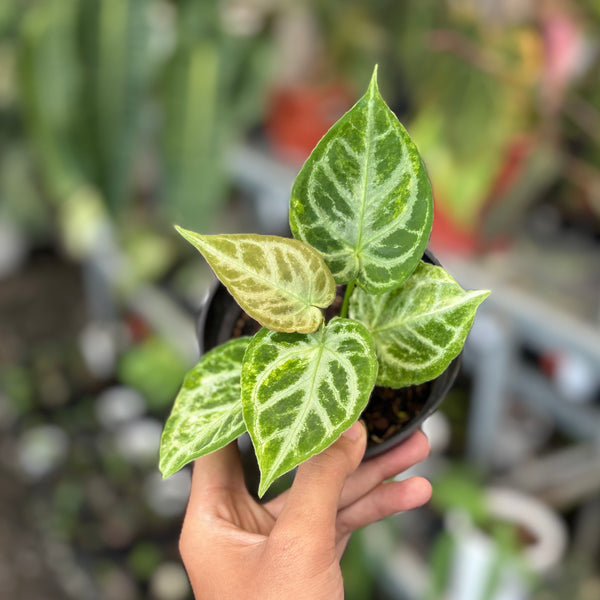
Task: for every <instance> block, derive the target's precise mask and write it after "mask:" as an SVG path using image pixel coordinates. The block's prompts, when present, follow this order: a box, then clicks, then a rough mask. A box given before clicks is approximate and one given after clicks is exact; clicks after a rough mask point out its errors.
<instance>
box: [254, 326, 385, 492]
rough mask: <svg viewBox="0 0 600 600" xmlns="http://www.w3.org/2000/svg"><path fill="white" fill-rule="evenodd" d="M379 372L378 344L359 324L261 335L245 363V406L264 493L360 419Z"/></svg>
mask: <svg viewBox="0 0 600 600" xmlns="http://www.w3.org/2000/svg"><path fill="white" fill-rule="evenodd" d="M376 375H377V358H376V356H375V350H374V348H373V341H372V339H371V336H370V334H369V332H368V331H367V330H366V328H365V327H364V325H362V324H361V323H359V322H358V321H353V320H351V319H342V318H339V317H336V318H334V319H332V320H331V321H330V322H329V323H328V324H327V326H323V327H321V328H320V329H319V331H317V332H315V333H312V334H291V335H290V334H282V333H277V332H273V331H269V330H267V329H261V330H260V331H259V332H258V333H257V334H256V336H254V338H253V341H252V342H251V343H250V346H249V347H248V350H247V352H246V355H245V356H244V364H243V366H242V404H243V410H244V420H245V421H246V425H247V426H248V431H249V432H250V437H251V438H252V442H253V444H254V448H255V450H256V456H257V458H258V464H259V467H260V471H261V482H260V487H259V495H261V496H262V495H263V494H264V493H265V491H266V490H267V489H268V487H269V486H270V485H271V483H272V482H273V481H274V480H275V479H276V478H277V477H279V476H280V475H283V474H284V473H286V472H288V471H289V470H291V469H293V468H294V467H296V466H297V465H299V464H300V463H301V462H303V461H304V460H306V459H307V458H309V457H311V456H312V455H314V454H317V453H318V452H320V451H321V450H323V449H325V448H327V447H328V446H329V445H330V444H332V443H333V442H334V441H335V440H336V439H337V438H338V437H339V436H340V435H341V434H342V433H343V432H344V431H345V430H346V429H347V428H348V427H350V425H351V424H352V423H354V421H356V419H358V417H359V415H360V413H361V411H362V410H363V409H364V407H365V406H366V404H367V402H368V400H369V395H370V393H371V390H372V388H373V385H374V383H375V377H376Z"/></svg>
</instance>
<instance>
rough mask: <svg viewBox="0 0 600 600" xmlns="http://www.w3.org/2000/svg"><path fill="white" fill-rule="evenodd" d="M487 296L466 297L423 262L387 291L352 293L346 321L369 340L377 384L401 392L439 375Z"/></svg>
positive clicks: (473, 294) (456, 351)
mask: <svg viewBox="0 0 600 600" xmlns="http://www.w3.org/2000/svg"><path fill="white" fill-rule="evenodd" d="M488 295H489V291H487V290H484V291H471V292H465V291H464V290H463V289H462V288H461V287H460V286H459V285H458V284H457V283H456V281H455V280H454V279H453V278H452V277H451V276H450V275H449V274H448V273H447V272H446V271H445V270H444V269H442V268H441V267H437V266H434V265H430V264H427V263H424V262H421V263H420V264H419V266H418V267H417V268H416V269H415V271H414V273H413V274H412V275H411V276H410V277H409V279H408V280H407V281H405V282H404V284H403V285H402V286H400V287H399V288H397V289H395V290H392V291H391V292H387V293H385V294H380V295H377V296H370V295H368V294H366V293H365V292H364V291H362V290H360V289H357V290H356V291H355V293H354V295H353V296H352V299H351V301H350V316H352V317H353V318H355V319H359V320H360V321H361V322H362V323H364V324H365V325H366V326H367V328H368V329H369V331H370V332H371V334H372V335H373V339H374V341H375V349H376V352H377V358H378V360H379V374H378V376H377V383H378V385H383V386H386V387H392V388H401V387H405V386H408V385H415V384H419V383H423V382H425V381H429V380H431V379H434V378H435V377H437V376H438V375H440V374H441V373H442V372H443V371H444V370H445V369H446V367H448V365H449V364H450V362H451V361H452V360H453V359H454V358H455V357H456V356H457V355H458V354H459V353H460V351H461V349H462V347H463V345H464V343H465V340H466V338H467V334H468V333H469V330H470V329H471V325H472V324H473V319H474V317H475V311H476V310H477V307H478V306H479V304H480V303H481V302H482V301H483V300H484V299H485V298H486V297H487V296H488Z"/></svg>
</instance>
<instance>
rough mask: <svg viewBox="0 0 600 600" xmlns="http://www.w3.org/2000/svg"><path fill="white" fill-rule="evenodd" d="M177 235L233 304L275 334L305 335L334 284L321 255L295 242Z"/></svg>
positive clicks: (329, 297) (329, 299) (332, 293)
mask: <svg viewBox="0 0 600 600" xmlns="http://www.w3.org/2000/svg"><path fill="white" fill-rule="evenodd" d="M176 229H177V231H178V232H179V233H180V234H181V235H182V236H183V237H184V238H185V239H186V240H187V241H188V242H190V243H191V244H192V245H193V246H195V247H196V248H197V249H198V250H199V251H200V252H201V253H202V255H203V256H204V258H205V259H206V260H207V261H208V263H209V264H210V266H211V268H212V269H213V271H214V272H215V273H216V275H217V277H218V278H219V279H220V280H221V281H222V282H223V283H224V284H225V285H226V286H227V289H228V290H229V291H230V293H231V295H232V296H233V297H234V298H235V299H236V300H237V302H238V304H239V305H240V306H241V307H242V308H243V309H244V310H245V311H246V312H247V313H248V314H249V315H250V316H251V317H252V318H254V319H256V320H257V321H258V322H259V323H260V324H261V325H263V326H265V327H268V328H269V329H274V330H275V331H287V332H300V333H310V332H313V331H315V330H316V329H317V328H318V327H319V325H320V324H321V323H322V322H323V313H322V312H321V310H320V309H321V308H325V307H327V306H329V305H330V304H331V303H332V302H333V300H334V298H335V282H334V280H333V277H332V276H331V273H330V272H329V269H328V268H327V265H326V264H325V262H324V261H323V259H322V258H321V256H320V254H319V253H318V252H317V251H316V250H314V249H313V248H311V247H310V246H308V245H307V244H305V243H303V242H300V241H299V240H293V239H289V238H282V237H278V236H274V235H256V234H234V235H200V234H198V233H194V232H193V231H189V230H186V229H182V228H181V227H177V228H176Z"/></svg>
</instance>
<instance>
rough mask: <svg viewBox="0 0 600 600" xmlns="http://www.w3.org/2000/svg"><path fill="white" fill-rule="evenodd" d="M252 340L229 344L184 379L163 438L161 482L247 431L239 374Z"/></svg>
mask: <svg viewBox="0 0 600 600" xmlns="http://www.w3.org/2000/svg"><path fill="white" fill-rule="evenodd" d="M250 339H251V338H248V337H242V338H237V339H234V340H230V341H229V342H227V343H226V344H223V345H221V346H219V347H217V348H215V349H214V350H211V351H210V352H207V353H206V354H205V355H204V356H203V357H202V359H201V360H200V362H199V363H198V364H197V365H196V366H195V367H194V368H193V369H192V370H191V371H190V372H189V373H188V374H187V375H186V377H185V379H184V381H183V386H182V387H181V390H180V391H179V394H178V395H177V398H176V399H175V405H174V406H173V411H172V412H171V415H170V417H169V418H168V420H167V422H166V424H165V428H164V431H163V434H162V439H161V444H160V465H159V466H160V470H161V472H162V474H163V477H168V476H169V475H172V474H173V473H175V472H176V471H178V470H179V469H181V468H182V467H183V466H185V465H186V464H187V463H189V462H191V461H192V460H194V459H196V458H198V457H199V456H204V455H205V454H209V453H210V452H214V451H215V450H218V449H219V448H222V447H223V446H225V445H226V444H228V443H229V442H231V441H233V440H235V439H236V438H237V437H239V436H240V435H242V433H244V431H246V426H245V425H244V419H243V416H242V403H241V389H240V374H241V370H242V359H243V357H244V352H246V348H247V346H248V343H249V342H250Z"/></svg>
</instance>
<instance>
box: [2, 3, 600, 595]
mask: <svg viewBox="0 0 600 600" xmlns="http://www.w3.org/2000/svg"><path fill="white" fill-rule="evenodd" d="M599 39H600V8H599V5H598V2H597V1H596V0H578V1H574V0H573V1H568V0H523V1H521V0H444V1H441V0H414V1H413V0H409V1H406V2H397V1H395V0H370V1H367V0H305V1H303V2H294V1H292V0H3V1H2V2H0V440H1V441H0V447H1V449H2V451H1V452H0V479H1V481H0V490H1V491H0V596H2V597H6V598H36V599H43V598H52V599H54V600H57V599H60V598H65V599H68V598H78V599H85V598H103V599H111V598H118V599H119V600H128V599H129V598H131V599H134V598H142V597H143V598H156V599H165V600H178V599H183V598H188V597H190V595H189V589H188V586H187V582H186V578H185V574H184V573H183V571H182V568H181V565H180V563H179V559H178V554H177V537H178V528H179V524H180V521H181V516H182V511H183V508H184V506H185V501H186V495H187V486H188V479H187V473H182V474H180V475H178V476H176V477H174V478H172V479H170V480H168V481H166V482H161V480H160V477H159V475H158V472H157V470H156V454H157V445H158V440H159V436H160V432H161V427H162V423H163V422H164V419H165V418H166V415H167V414H168V411H169V408H170V405H171V402H172V399H173V397H174V395H175V393H176V392H177V389H178V386H179V383H180V381H181V378H182V376H183V374H184V373H185V371H186V370H187V369H188V368H189V367H190V365H191V364H193V362H194V361H195V360H196V358H197V353H196V349H195V340H194V319H195V315H196V313H197V310H198V308H199V307H200V305H201V303H202V301H203V299H204V297H205V294H206V290H207V286H208V285H209V283H210V279H209V277H210V276H209V273H208V272H207V269H206V268H205V267H204V266H203V265H202V264H201V262H202V261H200V260H199V259H198V257H197V255H196V254H194V252H193V251H192V250H190V249H188V248H187V246H186V245H185V244H184V243H182V242H181V241H179V240H177V239H175V236H174V235H173V231H172V224H173V223H181V224H184V225H185V226H186V227H189V228H191V229H196V230H201V231H204V232H207V231H218V230H226V231H238V230H245V231H251V230H262V231H270V232H280V231H282V230H283V229H284V227H285V218H281V215H283V217H285V211H286V201H287V198H286V194H287V193H288V192H289V184H291V177H293V174H294V173H295V172H296V171H297V170H298V168H299V166H300V164H301V162H302V160H303V159H304V158H305V157H306V156H307V155H308V152H310V149H311V148H312V147H313V146H314V144H315V143H316V141H317V140H318V139H319V138H320V136H321V135H322V134H323V133H324V132H325V131H326V130H327V128H328V127H329V126H330V125H331V124H332V123H333V122H334V121H335V120H336V119H337V118H338V117H339V116H340V115H341V114H342V113H343V111H344V110H346V109H347V108H349V107H350V106H351V104H352V103H353V102H354V101H355V100H356V99H357V97H358V95H359V94H360V93H362V90H363V89H364V88H365V86H366V84H367V82H368V80H369V77H370V74H371V72H372V69H373V65H374V64H379V83H380V88H381V90H382V93H383V96H384V97H385V98H386V100H387V101H388V103H389V104H390V106H391V107H392V108H393V110H394V111H395V112H396V113H397V114H398V116H399V118H400V119H401V121H402V122H403V123H404V124H405V126H406V127H407V129H408V130H409V132H410V134H411V135H412V137H413V138H414V139H415V141H416V142H417V145H418V146H419V148H420V150H421V152H422V154H423V157H424V160H425V163H426V164H427V168H428V171H429V172H430V176H431V179H432V184H433V188H434V193H435V197H436V218H435V227H434V234H433V238H432V243H433V244H434V247H435V249H436V251H437V252H438V253H440V254H441V255H442V256H444V255H445V253H449V255H453V253H459V254H460V255H461V256H468V257H473V256H476V255H477V256H481V255H485V254H486V253H489V252H495V251H498V250H499V249H500V250H502V249H503V248H506V247H507V246H508V247H510V246H511V245H513V244H514V243H515V240H516V239H519V238H520V237H524V238H525V239H529V238H531V237H535V236H540V235H541V236H543V237H544V239H545V240H546V242H547V244H548V247H556V243H555V241H556V240H558V239H564V238H565V236H567V237H568V236H573V235H574V236H575V237H577V239H578V240H585V241H586V244H589V245H587V246H585V247H586V248H589V247H592V248H594V249H596V250H597V247H598V240H599V239H600V77H599V73H600V47H599V44H598V40H599ZM269 198H270V200H269V202H270V203H267V202H266V201H267V199H269ZM272 202H275V204H273V203H272ZM592 264H594V263H592ZM554 266H555V265H553V268H554ZM596 266H597V263H596ZM552 273H554V271H552ZM583 277H584V278H587V279H585V281H588V280H589V278H590V277H591V276H590V272H589V270H588V271H586V272H585V273H584V275H583ZM595 278H596V279H595V280H594V281H597V278H598V275H596V276H595ZM584 289H588V288H584ZM594 289H595V288H594ZM573 295H575V296H578V301H579V302H580V303H582V302H583V303H585V305H586V307H587V305H588V304H589V305H591V310H592V311H593V310H596V311H597V308H598V306H597V297H596V298H595V299H594V296H590V295H589V294H588V293H582V291H581V289H580V288H577V289H574V290H573ZM586 310H587V308H586ZM596 316H597V315H596ZM469 385H470V384H469V381H468V378H466V379H465V381H464V382H463V387H462V388H460V389H459V390H458V392H457V395H458V396H459V399H458V400H455V402H454V404H452V408H451V409H450V415H449V417H450V419H451V421H452V423H453V431H454V432H455V435H456V436H457V438H458V439H454V440H453V445H452V447H451V449H450V450H449V451H448V452H449V456H450V457H451V458H455V457H462V456H463V454H464V446H465V444H466V442H465V440H464V436H463V437H462V438H461V434H462V433H463V430H464V429H465V427H466V425H465V423H466V422H467V420H468V417H469V401H468V393H469ZM461 393H462V394H463V395H462V396H460V394H461ZM461 398H462V399H461ZM457 410H458V412H459V413H460V414H459V415H458V416H456V414H454V413H453V412H452V411H457ZM422 518H423V517H422ZM424 518H430V520H431V519H432V517H431V515H429V517H424ZM431 522H435V523H438V525H439V522H438V521H435V518H433V520H432V521H431ZM428 531H429V533H428V535H430V537H431V538H432V539H433V538H435V537H436V533H437V531H433V532H432V531H431V529H430V530H428ZM368 546H369V541H368V540H366V539H365V536H359V537H357V538H356V541H355V542H353V545H352V547H351V549H350V551H349V553H348V555H347V558H346V563H345V569H346V574H347V581H348V586H349V589H348V592H347V594H348V597H349V598H367V597H368V596H369V595H371V596H372V597H376V595H377V597H378V598H384V597H388V596H386V595H385V594H386V592H385V591H384V590H383V589H381V586H379V585H378V584H377V583H376V582H375V581H374V580H373V572H374V571H373V569H369V568H368V560H367V559H365V556H366V554H368ZM423 554H424V555H426V554H427V552H425V551H424V552H423ZM588 558H590V557H589V556H588ZM584 562H585V561H584ZM591 563H592V564H593V561H591ZM565 564H566V565H567V567H565V572H566V576H565V578H563V579H562V580H561V581H560V585H555V586H554V588H553V589H543V588H541V591H540V596H539V598H548V599H550V598H568V597H573V598H581V599H582V600H587V598H590V600H591V598H592V597H598V596H593V595H590V594H594V593H595V592H597V590H598V572H597V569H596V570H594V568H593V567H590V568H588V566H587V563H586V564H585V565H584V566H581V565H583V563H582V562H580V563H577V561H575V560H571V561H570V562H569V561H567V562H566V563H565ZM576 564H579V565H580V567H581V568H579V567H577V568H575V566H574V565H576ZM586 586H587V587H586ZM563 590H568V591H564V594H565V595H561V594H563ZM582 590H584V591H582ZM585 590H587V591H585ZM589 590H592V591H591V592H590V591H589ZM387 593H388V594H389V591H388V592H387ZM586 594H588V595H586ZM396 597H398V596H396ZM406 597H410V596H406ZM490 597H491V596H490ZM456 600H464V599H462V598H458V599H456Z"/></svg>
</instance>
